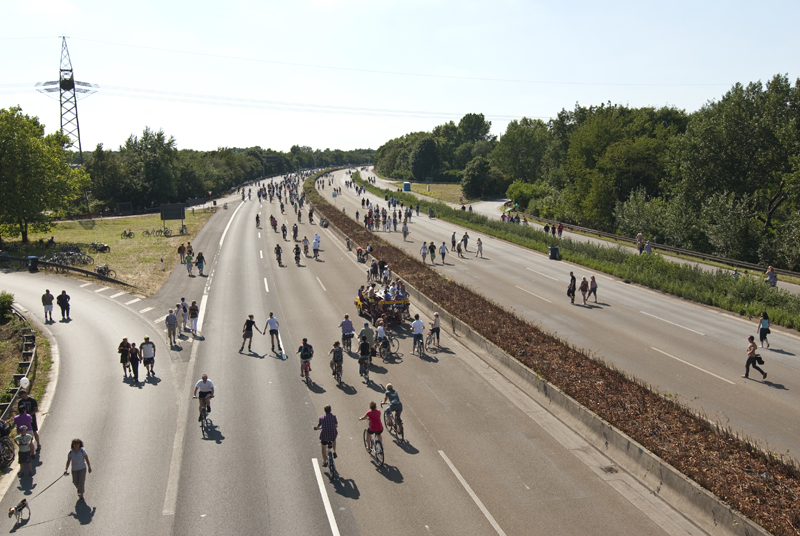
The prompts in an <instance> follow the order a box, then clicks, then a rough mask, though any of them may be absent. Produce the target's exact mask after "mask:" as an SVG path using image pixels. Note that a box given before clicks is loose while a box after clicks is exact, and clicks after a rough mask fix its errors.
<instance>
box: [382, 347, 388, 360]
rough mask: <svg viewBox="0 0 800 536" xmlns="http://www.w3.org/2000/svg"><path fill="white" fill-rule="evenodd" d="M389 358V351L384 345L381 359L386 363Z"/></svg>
mask: <svg viewBox="0 0 800 536" xmlns="http://www.w3.org/2000/svg"><path fill="white" fill-rule="evenodd" d="M388 358H389V349H388V348H387V347H386V346H384V345H383V344H381V359H383V362H384V363H385V362H386V360H387V359H388Z"/></svg>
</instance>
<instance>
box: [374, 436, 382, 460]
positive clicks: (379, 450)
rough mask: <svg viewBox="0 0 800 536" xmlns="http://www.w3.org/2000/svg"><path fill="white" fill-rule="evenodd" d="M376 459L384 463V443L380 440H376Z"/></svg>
mask: <svg viewBox="0 0 800 536" xmlns="http://www.w3.org/2000/svg"><path fill="white" fill-rule="evenodd" d="M375 461H376V462H378V465H383V443H381V441H380V440H378V441H376V442H375Z"/></svg>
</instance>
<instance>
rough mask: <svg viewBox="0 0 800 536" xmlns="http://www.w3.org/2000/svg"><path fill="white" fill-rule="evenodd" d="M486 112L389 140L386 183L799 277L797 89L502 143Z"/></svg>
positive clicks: (603, 113) (526, 127)
mask: <svg viewBox="0 0 800 536" xmlns="http://www.w3.org/2000/svg"><path fill="white" fill-rule="evenodd" d="M490 129H491V122H489V121H486V120H485V118H484V116H483V115H482V114H467V115H466V116H464V118H462V119H461V121H459V123H458V124H455V123H454V122H452V121H451V122H449V123H445V124H444V125H439V126H437V127H436V128H434V129H433V130H432V131H431V132H415V133H410V134H407V135H405V136H402V137H400V138H396V139H393V140H390V141H388V142H386V143H385V144H384V145H383V146H381V147H380V148H379V149H378V150H377V152H376V155H375V166H376V169H377V171H378V172H379V173H381V174H383V175H387V176H391V177H394V178H397V179H401V180H416V181H422V180H425V178H426V177H431V178H432V179H433V180H435V181H453V182H455V181H458V182H460V183H461V185H462V190H463V192H464V195H465V196H467V197H469V198H477V197H484V196H489V195H499V194H500V195H501V194H505V195H507V196H508V197H509V198H511V199H512V200H513V201H514V202H515V203H516V204H517V205H518V206H519V208H520V209H521V210H524V211H526V212H528V213H530V214H533V215H535V216H540V217H543V218H548V219H554V220H560V221H563V222H567V223H573V224H576V225H582V226H586V227H591V228H594V229H599V230H603V231H607V232H616V233H618V234H622V235H626V236H634V235H636V234H637V233H638V232H642V233H644V235H645V236H646V237H647V238H648V239H649V240H653V241H655V242H657V243H662V244H667V245H673V246H677V247H683V248H687V249H691V250H695V251H700V252H704V253H711V254H716V255H721V256H725V257H731V258H735V259H739V260H744V261H749V262H757V263H761V264H763V265H769V264H772V265H778V266H781V267H783V268H787V269H793V270H797V269H800V248H798V247H797V244H798V242H799V241H800V213H799V212H798V208H799V207H798V202H799V201H800V197H799V195H798V194H800V79H798V80H796V81H795V82H794V84H792V83H791V82H790V80H789V79H788V77H787V76H783V75H776V76H775V77H773V78H772V79H771V80H770V81H768V82H767V83H766V84H762V83H761V82H752V83H750V84H748V85H746V86H744V85H742V84H736V85H734V86H733V87H732V88H731V89H730V90H729V91H727V92H726V93H725V94H724V95H723V96H722V97H721V98H720V99H719V100H714V101H709V102H707V103H706V104H705V105H704V106H702V107H701V108H700V109H699V110H697V111H696V112H693V113H687V112H685V111H684V110H679V109H677V108H674V107H662V108H653V107H643V108H630V107H628V106H623V105H618V104H611V103H605V104H600V105H598V106H588V107H586V106H580V105H577V104H576V105H575V107H574V109H573V110H566V109H563V110H561V112H559V114H558V115H557V116H556V117H555V118H553V119H551V120H550V121H548V122H544V121H541V120H538V119H530V118H526V117H523V118H522V119H520V120H515V121H511V122H510V123H509V124H508V126H507V128H506V131H505V133H504V134H503V135H502V136H500V138H499V139H496V138H495V137H494V136H492V135H491V134H490Z"/></svg>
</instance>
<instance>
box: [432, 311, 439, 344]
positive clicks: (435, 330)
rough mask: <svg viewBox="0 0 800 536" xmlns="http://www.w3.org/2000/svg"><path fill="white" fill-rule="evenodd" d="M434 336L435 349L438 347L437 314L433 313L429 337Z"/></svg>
mask: <svg viewBox="0 0 800 536" xmlns="http://www.w3.org/2000/svg"><path fill="white" fill-rule="evenodd" d="M433 335H435V336H436V347H437V348H438V347H439V313H433V322H431V336H433Z"/></svg>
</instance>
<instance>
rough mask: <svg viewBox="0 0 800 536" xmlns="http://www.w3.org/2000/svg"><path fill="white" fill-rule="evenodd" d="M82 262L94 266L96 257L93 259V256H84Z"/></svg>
mask: <svg viewBox="0 0 800 536" xmlns="http://www.w3.org/2000/svg"><path fill="white" fill-rule="evenodd" d="M81 262H82V263H83V264H94V257H92V256H91V255H84V256H83V257H82V258H81Z"/></svg>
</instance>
